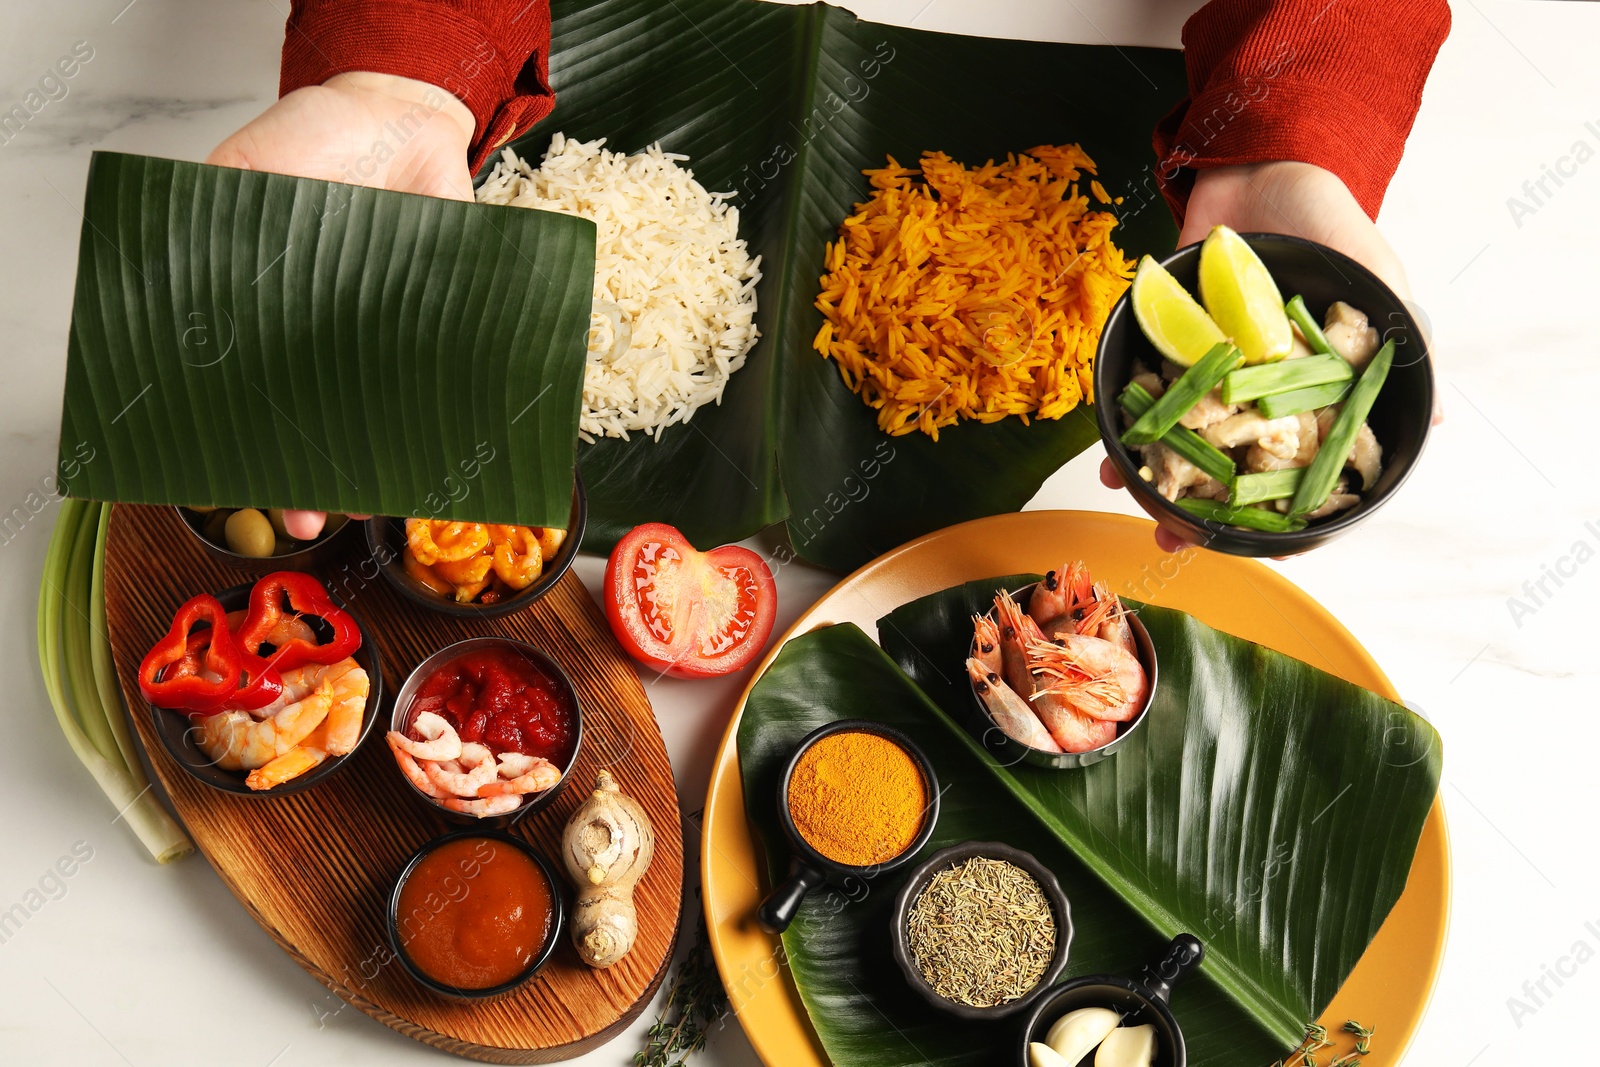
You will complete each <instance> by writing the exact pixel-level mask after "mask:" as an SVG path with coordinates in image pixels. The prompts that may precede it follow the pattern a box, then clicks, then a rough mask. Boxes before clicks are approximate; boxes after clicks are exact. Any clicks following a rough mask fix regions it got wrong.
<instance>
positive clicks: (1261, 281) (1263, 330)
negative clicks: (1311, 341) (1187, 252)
mask: <svg viewBox="0 0 1600 1067" xmlns="http://www.w3.org/2000/svg"><path fill="white" fill-rule="evenodd" d="M1200 299H1201V301H1202V302H1203V303H1204V304H1205V306H1206V310H1207V311H1208V312H1210V313H1211V319H1212V321H1213V322H1215V323H1216V324H1217V326H1219V327H1220V328H1221V329H1222V332H1223V333H1226V334H1228V335H1229V337H1230V338H1231V339H1232V341H1233V343H1234V344H1235V345H1237V346H1238V348H1239V351H1241V352H1243V353H1244V361H1245V362H1246V363H1271V362H1273V361H1274V360H1279V359H1282V358H1283V357H1285V356H1287V355H1288V354H1289V350H1290V349H1291V348H1293V347H1294V333H1293V332H1292V331H1291V330H1290V329H1289V316H1288V315H1286V314H1284V310H1283V296H1282V295H1281V294H1280V293H1279V292H1278V286H1277V283H1275V282H1274V281H1273V280H1272V275H1271V274H1269V273H1268V272H1267V265H1266V264H1265V263H1263V262H1261V257H1260V256H1258V255H1256V253H1255V249H1253V248H1251V247H1250V246H1249V245H1248V244H1246V243H1245V240H1244V238H1243V237H1240V236H1239V235H1238V234H1236V233H1234V232H1233V231H1232V230H1230V229H1228V227H1226V226H1213V227H1212V228H1211V233H1210V234H1208V235H1207V236H1206V239H1205V243H1204V244H1202V245H1201V246H1200Z"/></svg>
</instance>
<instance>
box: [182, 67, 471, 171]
mask: <svg viewBox="0 0 1600 1067" xmlns="http://www.w3.org/2000/svg"><path fill="white" fill-rule="evenodd" d="M473 129H474V123H473V118H472V112H471V111H469V110H467V105H465V104H463V103H462V102H461V101H460V100H458V99H457V98H456V97H455V96H453V95H451V94H450V93H447V92H445V91H444V90H443V89H441V88H439V87H438V86H436V85H429V84H428V83H426V82H419V81H415V80H413V79H411V78H401V77H398V76H396V75H393V74H370V73H366V72H355V73H351V74H336V75H334V76H333V77H332V78H329V79H328V80H327V81H325V82H323V83H322V84H321V85H311V86H307V87H306V88H304V89H296V90H295V91H294V92H292V93H290V94H289V95H288V96H285V97H284V98H283V99H281V100H279V101H278V102H277V103H275V104H273V105H272V106H271V107H269V108H267V110H265V111H263V112H262V113H261V114H260V115H258V116H256V117H255V118H254V119H251V120H250V122H249V123H247V124H246V125H245V126H244V128H243V129H241V130H239V132H237V133H235V134H234V135H233V136H231V137H229V138H228V139H227V140H225V141H223V142H222V143H221V144H219V145H218V146H217V147H216V148H214V149H212V151H211V154H210V155H209V156H207V157H206V162H207V163H215V164H217V165H219V166H223V167H242V168H244V169H246V170H270V171H274V172H276V173H278V174H292V175H295V176H296V177H300V178H321V179H323V180H325V181H332V182H344V183H346V184H349V185H366V186H370V187H372V188H374V189H393V190H395V191H397V192H402V193H421V194H423V195H424V196H438V197H444V198H445V199H449V200H471V199H472V175H471V174H469V173H468V172H467V150H468V148H469V147H470V145H471V143H472V133H473Z"/></svg>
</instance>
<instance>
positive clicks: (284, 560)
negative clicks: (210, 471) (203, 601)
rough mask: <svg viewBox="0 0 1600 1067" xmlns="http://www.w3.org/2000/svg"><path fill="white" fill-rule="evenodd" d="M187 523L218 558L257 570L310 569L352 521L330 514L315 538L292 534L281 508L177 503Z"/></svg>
mask: <svg viewBox="0 0 1600 1067" xmlns="http://www.w3.org/2000/svg"><path fill="white" fill-rule="evenodd" d="M172 510H174V511H176V512H177V513H178V518H179V519H180V520H181V521H182V522H183V525H184V527H185V529H187V530H188V531H189V532H190V533H191V534H193V535H194V537H195V539H196V540H197V541H199V542H200V546H201V547H202V548H204V549H205V551H206V554H207V555H209V556H211V557H212V558H213V559H218V560H221V561H222V562H224V563H227V564H230V565H232V566H234V567H238V568H239V569H241V570H246V571H251V572H253V573H256V574H266V573H268V572H271V571H309V570H312V569H313V568H314V567H317V566H319V565H321V564H322V563H324V562H325V561H326V560H327V559H328V557H329V555H330V554H331V553H332V551H333V548H332V545H333V542H334V541H335V540H336V539H337V538H338V537H339V535H340V534H342V533H343V532H344V531H345V529H346V528H348V527H349V526H350V525H351V523H350V520H349V519H348V518H346V517H345V516H344V515H338V514H333V515H329V516H328V518H327V521H326V522H325V523H324V524H323V527H322V531H321V532H320V533H318V534H317V536H316V537H312V538H297V537H291V536H290V535H289V532H288V530H287V529H286V528H285V526H284V521H283V510H284V509H282V508H208V507H174V508H173V509H172Z"/></svg>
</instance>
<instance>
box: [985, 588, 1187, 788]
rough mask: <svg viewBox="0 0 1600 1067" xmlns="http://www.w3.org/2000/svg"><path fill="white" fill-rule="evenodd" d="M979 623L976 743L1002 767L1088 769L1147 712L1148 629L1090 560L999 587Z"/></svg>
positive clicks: (1152, 657) (1150, 674)
mask: <svg viewBox="0 0 1600 1067" xmlns="http://www.w3.org/2000/svg"><path fill="white" fill-rule="evenodd" d="M972 623H973V636H972V645H971V648H970V651H969V653H968V658H967V680H968V683H969V686H970V688H971V691H972V702H973V706H974V708H975V709H976V713H977V719H976V722H977V724H978V728H979V729H978V739H979V741H980V742H981V743H982V744H983V746H984V747H985V748H987V749H988V750H989V751H990V753H991V754H993V755H994V757H995V759H997V760H999V761H1000V762H1001V763H1003V764H1007V765H1010V764H1015V763H1019V762H1020V763H1029V764H1032V765H1034V766H1036V767H1049V768H1052V769H1055V770H1073V769H1077V768H1080V767H1088V766H1090V765H1092V764H1095V763H1099V762H1100V761H1101V760H1103V759H1106V758H1108V757H1110V756H1114V755H1116V753H1117V752H1118V751H1119V750H1120V749H1122V747H1123V746H1124V745H1126V744H1127V743H1128V739H1129V738H1130V737H1132V736H1133V734H1134V732H1135V731H1137V730H1138V729H1139V728H1140V727H1141V726H1143V725H1144V721H1145V719H1146V718H1148V717H1149V712H1150V705H1151V702H1152V700H1153V698H1154V696H1155V691H1156V652H1155V646H1154V645H1153V644H1152V643H1151V641H1150V633H1149V631H1148V630H1146V629H1145V626H1144V623H1142V622H1140V621H1139V617H1138V616H1137V615H1135V614H1134V613H1133V612H1131V611H1129V610H1128V609H1127V608H1126V607H1125V606H1124V605H1123V603H1122V601H1121V599H1120V598H1118V597H1117V596H1116V595H1115V594H1113V593H1111V591H1110V590H1109V589H1108V588H1107V587H1106V585H1105V584H1104V583H1103V582H1096V581H1094V580H1093V578H1092V577H1091V576H1090V574H1089V570H1088V568H1087V567H1085V566H1084V565H1083V564H1082V563H1068V564H1066V565H1064V566H1063V567H1061V569H1060V570H1054V571H1051V572H1049V573H1048V574H1046V575H1045V577H1044V579H1043V580H1042V581H1040V582H1037V583H1034V584H1032V585H1026V586H1023V587H1022V588H1020V589H1016V590H1009V589H1000V590H997V591H996V593H995V598H994V607H993V608H992V609H990V611H989V612H988V613H987V614H985V615H974V616H973V619H972Z"/></svg>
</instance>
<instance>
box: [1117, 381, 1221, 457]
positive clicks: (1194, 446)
mask: <svg viewBox="0 0 1600 1067" xmlns="http://www.w3.org/2000/svg"><path fill="white" fill-rule="evenodd" d="M1117 401H1118V403H1120V404H1121V405H1122V410H1124V411H1126V412H1127V413H1128V414H1130V415H1132V416H1133V417H1134V418H1135V419H1137V418H1138V417H1139V416H1140V415H1143V414H1144V413H1145V412H1146V411H1148V410H1150V405H1152V404H1154V403H1155V402H1156V398H1155V397H1153V396H1151V395H1150V390H1148V389H1146V388H1145V387H1144V386H1142V385H1140V384H1139V383H1138V382H1129V383H1128V387H1127V388H1126V389H1124V390H1123V391H1122V395H1121V396H1120V397H1118V398H1117ZM1161 443H1162V444H1164V445H1166V446H1167V447H1168V448H1170V449H1172V450H1173V451H1174V452H1176V453H1177V454H1178V455H1180V456H1182V457H1183V458H1184V459H1186V460H1188V461H1189V462H1190V463H1193V464H1194V465H1195V466H1196V467H1199V468H1200V469H1201V470H1203V471H1205V472H1206V473H1207V474H1209V475H1211V477H1213V478H1215V479H1216V480H1217V481H1219V482H1227V481H1231V480H1232V479H1233V475H1234V472H1235V470H1237V468H1236V467H1234V465H1233V457H1231V456H1229V455H1228V454H1227V453H1226V452H1224V451H1222V450H1221V449H1220V448H1218V447H1217V446H1216V445H1214V444H1212V443H1211V442H1210V441H1207V440H1206V439H1205V438H1204V437H1201V436H1200V435H1199V434H1197V433H1195V432H1194V431H1193V430H1191V429H1189V428H1188V427H1187V426H1174V427H1173V428H1172V429H1170V430H1168V431H1167V432H1166V433H1165V434H1163V435H1162V437H1161Z"/></svg>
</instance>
